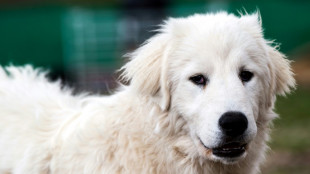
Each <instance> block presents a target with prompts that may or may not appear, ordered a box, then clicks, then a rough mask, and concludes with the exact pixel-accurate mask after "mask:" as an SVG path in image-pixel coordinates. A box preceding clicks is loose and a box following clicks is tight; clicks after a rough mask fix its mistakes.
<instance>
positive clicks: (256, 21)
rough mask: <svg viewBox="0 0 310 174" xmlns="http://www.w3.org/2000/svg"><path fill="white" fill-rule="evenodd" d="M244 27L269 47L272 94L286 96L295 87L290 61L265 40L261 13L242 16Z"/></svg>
mask: <svg viewBox="0 0 310 174" xmlns="http://www.w3.org/2000/svg"><path fill="white" fill-rule="evenodd" d="M240 19H241V20H240V22H241V24H242V26H243V27H244V28H245V29H246V30H247V31H248V32H249V33H250V34H251V35H252V36H253V37H254V38H257V39H258V41H259V42H260V43H261V45H265V44H266V47H267V54H268V55H269V57H270V65H269V66H270V69H271V71H272V72H271V76H273V77H272V78H273V81H274V82H272V84H271V88H272V93H273V94H279V95H284V94H285V93H288V92H290V90H291V89H292V88H294V87H295V80H294V77H293V76H294V75H293V72H292V70H291V67H290V61H289V60H287V59H286V57H285V56H284V55H283V54H282V53H280V52H279V51H278V50H277V46H276V47H273V46H271V44H272V42H268V41H266V40H264V39H263V30H262V22H261V21H262V20H261V16H260V13H259V11H257V12H256V13H253V14H246V15H243V16H241V18H240Z"/></svg>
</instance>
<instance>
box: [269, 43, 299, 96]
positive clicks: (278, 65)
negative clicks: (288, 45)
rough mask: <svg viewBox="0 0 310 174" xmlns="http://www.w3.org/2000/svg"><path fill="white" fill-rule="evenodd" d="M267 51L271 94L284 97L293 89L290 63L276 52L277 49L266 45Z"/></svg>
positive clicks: (292, 74) (293, 81) (293, 82)
mask: <svg viewBox="0 0 310 174" xmlns="http://www.w3.org/2000/svg"><path fill="white" fill-rule="evenodd" d="M267 49H268V54H269V57H270V60H271V67H272V69H273V71H272V72H271V73H272V76H273V84H272V88H273V93H274V94H279V95H285V94H286V93H289V92H290V91H291V89H292V88H295V79H294V73H293V72H292V70H291V66H290V61H289V60H288V59H286V57H285V55H283V54H282V53H281V52H279V51H278V50H277V47H272V46H269V45H268V46H267Z"/></svg>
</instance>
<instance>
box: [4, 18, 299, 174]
mask: <svg viewBox="0 0 310 174" xmlns="http://www.w3.org/2000/svg"><path fill="white" fill-rule="evenodd" d="M204 22H208V23H204ZM204 24H205V26H204V27H202V28H203V29H199V28H198V29H197V26H199V25H204ZM217 25H218V26H217ZM227 27H231V28H227ZM226 29H227V30H226ZM224 30H225V31H224ZM204 32H206V33H204ZM236 32H238V33H236ZM210 33H211V34H210ZM234 35H236V36H234ZM196 44H197V45H196ZM242 44H243V45H242ZM197 51H198V52H197ZM213 53H214V54H213ZM240 55H242V56H240ZM215 57H217V58H215ZM132 58H133V59H132V60H131V61H130V62H129V63H127V64H126V65H125V66H124V68H123V71H124V72H123V78H124V79H125V80H130V85H128V86H125V87H122V88H121V89H120V90H119V91H118V92H116V93H115V94H114V95H112V96H109V97H101V96H89V95H78V96H73V95H72V94H71V92H70V90H68V89H61V87H60V84H59V83H58V82H54V83H50V82H48V80H47V79H46V78H45V76H44V73H42V72H39V71H38V70H34V69H33V68H31V67H30V66H26V67H21V68H17V67H9V68H6V69H0V70H1V71H0V106H1V107H0V173H1V174H2V173H3V174H7V173H14V174H35V173H40V174H56V173H74V174H75V173H94V174H95V173H98V174H99V173H100V174H113V173H148V174H149V173H169V174H173V173H178V174H181V173H184V174H185V173H186V174H203V173H207V174H217V173H223V174H224V173H225V174H229V173H231V174H233V173H234V174H235V173H238V174H251V173H257V172H259V164H260V163H261V161H262V160H263V158H264V152H265V150H266V147H267V146H266V141H267V139H268V129H269V125H270V122H271V120H272V119H273V118H274V117H275V116H276V114H275V113H274V112H273V111H272V109H273V103H274V101H275V95H276V94H284V93H285V92H288V91H289V89H290V87H293V86H294V79H293V77H292V73H291V71H290V67H289V63H288V62H287V61H286V60H285V59H283V55H281V54H280V53H279V52H278V51H276V50H275V49H274V48H272V47H270V46H269V45H268V44H267V43H266V41H265V40H264V39H263V38H262V35H261V27H260V25H259V21H258V18H257V15H251V16H250V15H249V16H243V17H241V18H238V17H235V16H233V15H227V14H226V13H219V14H215V15H213V14H209V15H196V16H192V17H189V18H186V19H170V20H169V21H168V22H167V24H165V25H164V27H163V28H162V31H161V33H160V34H158V35H156V36H154V37H153V38H151V39H150V40H149V41H148V43H146V44H145V45H144V46H142V47H141V48H140V49H138V50H137V51H136V52H135V53H134V54H132ZM239 59H240V60H239ZM231 67H234V68H231ZM244 68H245V69H246V71H245V70H243V69H244ZM205 69H207V70H206V71H207V72H205ZM236 69H237V70H236ZM241 69H242V70H241ZM235 71H237V74H236V72H235ZM239 71H241V72H242V73H243V74H244V73H245V74H246V75H243V74H242V73H240V74H241V75H240V74H239ZM249 71H251V74H252V76H253V77H252V76H251V77H250V76H249V73H248V72H249ZM247 73H248V74H247ZM197 74H199V75H198V76H197ZM238 74H239V76H240V78H241V79H242V81H240V79H239V78H238ZM251 74H250V75H251ZM253 74H254V75H253ZM202 76H207V77H208V78H205V79H203V78H202ZM218 77H220V78H218ZM248 77H250V78H248ZM197 79H198V80H197ZM203 80H205V81H203ZM202 82H203V83H202ZM227 111H238V113H240V114H239V117H241V118H242V119H243V120H244V119H246V121H244V122H243V123H244V124H245V127H244V130H242V131H239V133H238V135H232V134H231V132H228V133H227V132H226V133H223V132H224V128H223V125H221V123H218V122H219V120H222V119H221V118H222V117H223V115H225V113H228V112H227ZM239 111H240V112H239ZM223 113H224V114H223ZM234 113H237V112H234ZM230 117H231V116H230ZM242 119H241V120H242ZM220 122H221V121H220ZM241 122H242V121H240V119H239V121H238V123H241ZM219 124H220V126H218V125H219ZM221 126H222V127H221ZM219 127H220V128H219ZM226 134H229V135H226ZM236 142H238V143H239V144H238V143H237V144H238V145H236ZM232 143H235V144H233V145H232ZM226 144H229V147H226V146H227V145H226ZM231 146H233V147H231ZM236 146H237V147H236ZM223 147H224V148H223ZM227 148H228V150H227Z"/></svg>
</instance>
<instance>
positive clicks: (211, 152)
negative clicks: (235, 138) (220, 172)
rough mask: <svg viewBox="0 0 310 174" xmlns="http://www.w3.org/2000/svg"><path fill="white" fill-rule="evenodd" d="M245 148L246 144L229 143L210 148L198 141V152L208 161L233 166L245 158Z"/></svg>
mask: <svg viewBox="0 0 310 174" xmlns="http://www.w3.org/2000/svg"><path fill="white" fill-rule="evenodd" d="M247 147H248V144H247V143H241V142H230V143H224V144H223V145H220V146H218V147H213V148H210V147H207V146H206V145H205V144H204V143H203V142H202V141H201V140H200V139H199V149H200V150H199V151H200V152H201V153H202V156H204V157H206V158H208V159H209V160H212V161H216V162H222V163H224V164H235V163H237V162H238V161H240V160H242V159H243V158H245V157H246V155H247Z"/></svg>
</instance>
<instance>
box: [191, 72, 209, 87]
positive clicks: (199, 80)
mask: <svg viewBox="0 0 310 174" xmlns="http://www.w3.org/2000/svg"><path fill="white" fill-rule="evenodd" d="M189 80H190V81H192V82H193V83H194V84H196V85H202V86H205V85H206V83H207V79H206V77H205V76H203V75H201V74H199V75H195V76H192V77H190V78H189Z"/></svg>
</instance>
